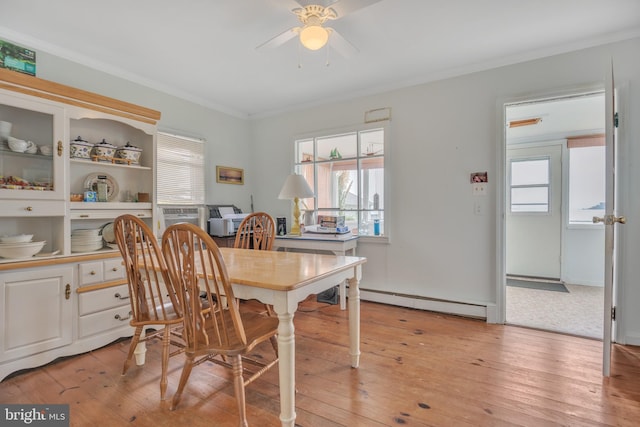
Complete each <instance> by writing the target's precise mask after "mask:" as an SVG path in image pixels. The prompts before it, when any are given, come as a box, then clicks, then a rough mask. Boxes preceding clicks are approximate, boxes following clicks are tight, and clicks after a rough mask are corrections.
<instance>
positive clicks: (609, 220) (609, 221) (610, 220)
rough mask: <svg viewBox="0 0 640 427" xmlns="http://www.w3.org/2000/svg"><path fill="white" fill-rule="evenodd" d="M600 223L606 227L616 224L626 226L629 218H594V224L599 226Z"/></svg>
mask: <svg viewBox="0 0 640 427" xmlns="http://www.w3.org/2000/svg"><path fill="white" fill-rule="evenodd" d="M599 222H601V223H603V224H604V225H613V224H614V223H616V222H619V223H620V224H626V223H627V218H626V217H624V216H615V215H605V216H603V217H598V216H594V217H593V223H594V224H597V223H599Z"/></svg>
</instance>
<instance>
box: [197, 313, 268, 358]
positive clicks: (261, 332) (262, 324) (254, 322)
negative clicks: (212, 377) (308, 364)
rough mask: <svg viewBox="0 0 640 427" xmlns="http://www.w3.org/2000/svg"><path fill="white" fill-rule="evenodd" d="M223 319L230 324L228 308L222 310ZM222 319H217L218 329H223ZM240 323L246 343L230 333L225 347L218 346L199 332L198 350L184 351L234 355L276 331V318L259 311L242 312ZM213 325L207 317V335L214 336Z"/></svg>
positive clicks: (244, 351)
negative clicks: (206, 339)
mask: <svg viewBox="0 0 640 427" xmlns="http://www.w3.org/2000/svg"><path fill="white" fill-rule="evenodd" d="M223 315H224V321H225V323H226V324H227V325H232V324H233V320H232V319H231V315H230V314H229V311H228V310H224V312H223ZM221 323H222V321H218V330H224V328H223V327H222V324H221ZM242 323H243V325H244V328H245V334H246V337H247V344H243V343H242V341H240V338H239V337H237V336H236V335H235V334H231V335H230V336H229V343H228V345H226V346H225V348H220V347H219V346H217V345H216V344H214V343H210V344H207V343H206V342H205V341H204V339H203V336H202V335H201V334H199V337H200V338H199V339H198V350H197V351H195V352H194V351H193V349H192V348H187V349H185V352H187V353H191V354H195V355H199V354H204V353H211V352H214V353H218V354H223V355H226V356H234V355H238V354H245V353H247V352H249V351H251V349H253V347H255V346H256V345H257V344H259V343H261V342H262V341H265V340H267V339H269V338H270V337H272V336H273V335H274V334H275V333H276V332H277V331H278V318H277V317H270V316H265V315H262V314H260V313H251V312H249V313H243V314H242ZM215 329H216V328H215V326H214V324H213V322H212V319H211V318H209V319H207V323H206V330H207V335H208V336H214V335H215V334H216V332H215Z"/></svg>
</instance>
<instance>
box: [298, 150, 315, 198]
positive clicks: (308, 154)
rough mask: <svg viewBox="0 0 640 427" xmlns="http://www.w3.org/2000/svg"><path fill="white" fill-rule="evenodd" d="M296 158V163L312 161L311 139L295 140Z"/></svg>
mask: <svg viewBox="0 0 640 427" xmlns="http://www.w3.org/2000/svg"><path fill="white" fill-rule="evenodd" d="M296 159H297V160H296V162H297V163H304V162H311V161H313V139H303V140H300V141H297V153H296ZM312 188H313V187H312Z"/></svg>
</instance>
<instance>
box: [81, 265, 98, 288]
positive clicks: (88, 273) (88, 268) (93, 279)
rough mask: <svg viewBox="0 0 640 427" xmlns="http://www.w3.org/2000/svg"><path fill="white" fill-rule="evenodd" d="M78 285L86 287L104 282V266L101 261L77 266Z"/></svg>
mask: <svg viewBox="0 0 640 427" xmlns="http://www.w3.org/2000/svg"><path fill="white" fill-rule="evenodd" d="M79 275H80V277H79V281H78V282H79V285H80V286H86V285H92V284H94V283H100V282H103V281H104V264H103V262H102V261H96V262H85V263H82V264H80V265H79Z"/></svg>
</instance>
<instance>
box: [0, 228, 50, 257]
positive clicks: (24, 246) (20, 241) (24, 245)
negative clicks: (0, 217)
mask: <svg viewBox="0 0 640 427" xmlns="http://www.w3.org/2000/svg"><path fill="white" fill-rule="evenodd" d="M32 238H33V235H32V234H19V235H16V236H2V237H0V257H2V258H11V259H21V258H31V257H32V256H34V255H35V254H37V253H38V252H40V251H41V250H42V248H43V247H44V245H45V244H46V243H47V242H46V241H41V242H32V241H31V239H32Z"/></svg>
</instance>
